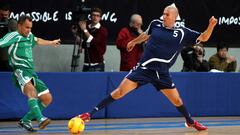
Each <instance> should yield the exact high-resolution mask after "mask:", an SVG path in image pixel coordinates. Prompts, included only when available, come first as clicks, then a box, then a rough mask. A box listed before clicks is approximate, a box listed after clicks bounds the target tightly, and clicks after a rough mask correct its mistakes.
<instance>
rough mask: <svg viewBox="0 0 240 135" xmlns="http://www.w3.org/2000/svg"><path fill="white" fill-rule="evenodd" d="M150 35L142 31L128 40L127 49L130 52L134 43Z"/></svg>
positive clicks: (142, 40) (138, 42)
mask: <svg viewBox="0 0 240 135" xmlns="http://www.w3.org/2000/svg"><path fill="white" fill-rule="evenodd" d="M149 37H150V35H147V34H145V33H144V32H143V33H141V34H140V35H139V36H138V37H136V38H135V39H133V40H132V41H130V42H128V44H127V51H128V52H130V51H132V49H133V48H134V46H135V45H136V44H140V43H142V42H144V41H146V40H148V39H149Z"/></svg>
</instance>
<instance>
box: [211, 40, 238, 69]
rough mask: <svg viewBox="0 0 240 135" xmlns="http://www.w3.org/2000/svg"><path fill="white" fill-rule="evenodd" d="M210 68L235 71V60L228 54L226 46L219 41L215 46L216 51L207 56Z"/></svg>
mask: <svg viewBox="0 0 240 135" xmlns="http://www.w3.org/2000/svg"><path fill="white" fill-rule="evenodd" d="M209 65H210V69H211V70H214V71H222V72H235V71H236V67H237V61H236V58H235V57H234V56H229V55H228V46H227V45H226V44H225V43H220V44H218V46H217V53H216V54H214V55H213V56H211V57H210V58H209Z"/></svg>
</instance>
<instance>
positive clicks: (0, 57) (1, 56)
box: [0, 3, 17, 71]
mask: <svg viewBox="0 0 240 135" xmlns="http://www.w3.org/2000/svg"><path fill="white" fill-rule="evenodd" d="M10 12H11V11H10V7H9V5H7V4H4V3H3V4H2V5H1V6H0V38H2V37H3V36H4V35H6V34H7V33H8V32H12V31H16V30H17V21H16V20H14V19H10V18H9V17H10ZM7 50H8V48H0V71H12V68H11V66H9V64H8V51H7Z"/></svg>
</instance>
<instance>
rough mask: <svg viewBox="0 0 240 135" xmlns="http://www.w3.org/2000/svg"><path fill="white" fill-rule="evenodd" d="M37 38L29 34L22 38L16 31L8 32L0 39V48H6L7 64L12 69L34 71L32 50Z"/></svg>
mask: <svg viewBox="0 0 240 135" xmlns="http://www.w3.org/2000/svg"><path fill="white" fill-rule="evenodd" d="M36 43H37V38H36V37H35V36H34V35H33V34H32V33H30V34H29V35H28V37H24V36H22V35H21V34H19V33H18V32H17V31H15V32H10V33H8V34H6V35H5V36H4V37H3V38H1V39H0V47H8V54H9V64H10V65H11V66H12V67H13V69H14V70H15V69H17V68H28V69H34V64H33V56H32V48H33V47H34V46H35V45H36Z"/></svg>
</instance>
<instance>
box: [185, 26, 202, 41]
mask: <svg viewBox="0 0 240 135" xmlns="http://www.w3.org/2000/svg"><path fill="white" fill-rule="evenodd" d="M183 30H184V33H185V34H186V36H185V39H184V41H185V43H186V44H189V45H193V44H196V43H197V38H198V37H199V36H200V35H201V33H200V32H198V31H194V30H191V29H189V28H187V27H184V28H183Z"/></svg>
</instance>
